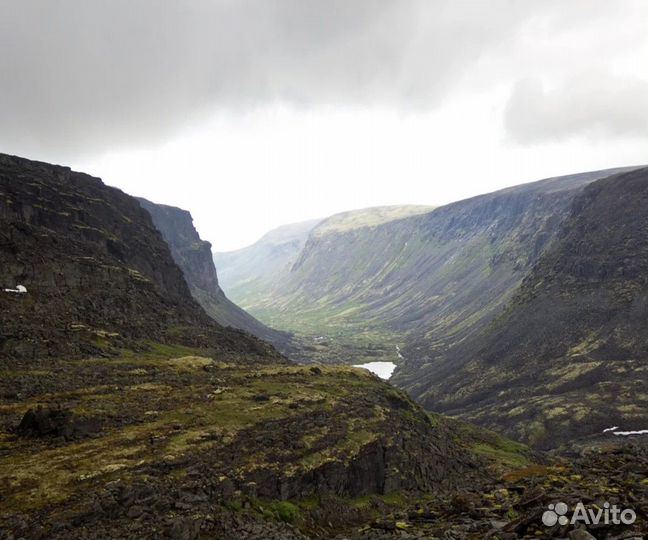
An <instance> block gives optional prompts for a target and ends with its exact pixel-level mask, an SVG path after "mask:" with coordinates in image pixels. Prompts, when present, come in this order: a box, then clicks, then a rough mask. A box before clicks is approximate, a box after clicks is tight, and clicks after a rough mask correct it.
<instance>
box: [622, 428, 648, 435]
mask: <svg viewBox="0 0 648 540" xmlns="http://www.w3.org/2000/svg"><path fill="white" fill-rule="evenodd" d="M614 435H621V437H628V436H629V435H648V429H640V430H639V431H615V432H614Z"/></svg>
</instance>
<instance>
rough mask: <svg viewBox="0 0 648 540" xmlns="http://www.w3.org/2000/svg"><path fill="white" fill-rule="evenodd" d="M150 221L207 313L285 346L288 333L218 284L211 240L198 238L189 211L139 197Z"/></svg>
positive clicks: (275, 343) (224, 323) (230, 324)
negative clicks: (233, 299) (266, 321)
mask: <svg viewBox="0 0 648 540" xmlns="http://www.w3.org/2000/svg"><path fill="white" fill-rule="evenodd" d="M138 201H139V202H140V204H141V205H142V207H143V208H144V209H145V210H146V211H147V212H148V213H149V214H150V215H151V218H152V219H153V224H154V225H155V227H156V228H157V229H158V230H159V231H160V233H162V237H163V238H164V240H165V241H166V242H167V244H168V245H169V248H170V250H171V255H172V257H173V260H174V261H175V262H176V264H177V265H178V266H179V267H180V269H181V270H182V272H183V274H184V277H185V280H186V281H187V284H188V285H189V290H190V291H191V294H192V295H193V297H194V298H195V299H196V300H197V301H198V303H199V304H200V305H201V306H202V307H203V309H204V310H205V311H206V312H207V314H208V315H209V316H211V317H212V318H213V319H215V320H216V321H217V322H218V323H220V324H222V325H223V326H233V327H235V328H239V329H241V330H245V331H247V332H250V333H251V334H253V335H255V336H257V337H259V338H261V339H264V340H266V341H269V342H271V343H272V344H274V345H275V346H277V347H280V348H284V347H285V346H286V345H287V343H288V342H289V339H290V337H289V335H288V334H286V333H284V332H278V331H276V330H273V329H272V328H269V327H267V326H266V325H264V324H262V323H261V322H259V321H257V320H256V319H255V318H254V317H252V316H251V315H250V314H249V313H246V312H245V311H244V310H243V309H241V308H240V307H238V306H237V305H236V304H234V303H233V302H231V301H230V300H229V299H228V298H227V297H226V296H225V293H224V292H223V291H222V289H221V288H220V286H219V284H218V276H217V273H216V268H215V267H214V261H213V258H212V257H213V256H212V251H211V244H210V243H209V242H206V241H204V240H202V239H201V238H200V235H199V234H198V231H196V229H195V228H194V226H193V219H192V217H191V214H190V213H189V212H188V211H186V210H182V209H180V208H176V207H174V206H167V205H164V204H156V203H152V202H150V201H147V200H146V199H142V198H138Z"/></svg>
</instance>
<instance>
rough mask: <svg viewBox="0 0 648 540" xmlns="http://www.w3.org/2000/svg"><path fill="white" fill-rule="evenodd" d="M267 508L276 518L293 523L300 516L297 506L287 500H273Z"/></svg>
mask: <svg viewBox="0 0 648 540" xmlns="http://www.w3.org/2000/svg"><path fill="white" fill-rule="evenodd" d="M269 508H270V510H271V511H272V512H273V514H274V515H275V516H276V517H277V519H280V520H281V521H285V522H286V523H294V522H295V521H297V520H298V519H299V518H300V517H301V511H300V510H299V507H298V506H296V505H294V504H293V503H291V502H288V501H274V502H272V503H270V506H269Z"/></svg>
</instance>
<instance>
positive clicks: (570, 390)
mask: <svg viewBox="0 0 648 540" xmlns="http://www.w3.org/2000/svg"><path fill="white" fill-rule="evenodd" d="M646 208H648V169H639V170H635V171H631V172H627V173H623V174H619V175H614V176H611V177H609V178H606V179H603V180H599V181H597V182H595V183H593V184H591V185H589V186H587V187H586V188H585V189H584V190H583V191H582V193H581V194H580V195H579V196H578V197H576V198H575V199H574V201H573V204H572V205H571V209H570V214H569V216H568V218H567V219H566V220H565V222H564V223H563V225H562V226H561V228H560V231H559V233H558V234H557V235H556V239H555V241H554V242H553V243H552V244H551V245H550V246H549V247H548V248H547V249H546V250H545V251H544V252H543V254H542V256H541V257H540V258H539V259H538V261H537V262H536V264H535V265H534V266H533V268H532V269H531V271H530V272H529V273H528V275H527V276H526V277H525V278H524V280H523V281H522V284H521V286H520V287H519V289H518V290H517V292H516V293H515V296H514V297H513V298H512V300H511V301H510V303H509V304H508V306H507V308H506V311H505V312H504V313H503V314H502V315H501V316H499V317H498V318H497V320H495V321H494V322H493V324H492V325H490V326H488V327H487V328H485V329H482V330H481V331H480V332H479V333H477V334H476V335H475V336H473V337H472V339H469V340H467V341H466V342H464V343H462V344H461V345H460V346H458V347H457V348H456V349H455V350H453V351H451V352H450V353H449V354H447V356H446V357H445V358H442V357H438V358H437V359H436V361H434V362H430V363H428V365H427V366H426V367H424V368H421V369H419V370H418V371H417V376H418V377H419V381H420V382H419V384H418V385H417V387H416V390H415V392H414V393H415V395H416V396H417V397H418V398H419V399H421V400H422V401H423V403H425V404H426V405H427V406H428V407H431V408H433V409H435V410H440V411H452V413H453V414H460V415H462V416H463V417H464V418H467V419H471V420H472V421H476V422H479V423H481V424H484V425H487V426H490V427H491V428H495V429H498V430H499V431H503V432H505V433H506V434H508V435H512V436H514V437H517V438H521V439H524V440H526V441H530V442H532V443H534V444H536V445H537V446H540V447H552V446H556V445H557V444H560V443H562V442H567V441H569V440H570V439H573V438H577V437H583V436H589V435H596V434H600V433H601V431H602V430H603V429H604V428H607V427H610V426H613V425H620V426H624V428H625V429H642V427H641V426H644V425H645V424H646V422H648V401H647V400H646V397H645V387H646V384H647V383H648V373H647V372H646V369H645V359H646V358H647V357H648V234H647V233H648V213H647V212H646ZM421 346H423V345H421ZM410 369H411V367H410Z"/></svg>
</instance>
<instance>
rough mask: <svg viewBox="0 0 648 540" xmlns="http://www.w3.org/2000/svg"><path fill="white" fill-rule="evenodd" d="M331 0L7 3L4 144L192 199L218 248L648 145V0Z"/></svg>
mask: <svg viewBox="0 0 648 540" xmlns="http://www.w3.org/2000/svg"><path fill="white" fill-rule="evenodd" d="M90 4H91V5H90ZM323 6H324V5H323V4H320V3H310V2H303V1H295V2H293V1H292V0H281V1H279V2H276V3H264V2H256V3H255V2H252V3H251V4H245V3H234V4H232V3H231V2H213V3H205V4H200V3H196V4H186V5H185V4H180V3H178V4H169V5H167V7H166V8H165V9H164V10H159V9H155V3H154V2H153V3H149V2H148V1H146V0H140V1H138V2H134V3H133V2H124V3H120V2H106V3H102V2H96V3H95V2H93V3H89V4H79V3H77V2H65V1H63V2H60V3H56V5H53V4H52V3H49V2H38V1H28V2H21V3H19V4H16V3H10V2H9V3H7V5H6V8H3V15H4V16H3V17H2V18H0V35H2V36H3V38H2V39H3V47H2V48H0V69H1V70H2V72H3V73H6V74H8V76H7V77H5V78H3V80H2V81H0V100H2V101H1V102H2V103H3V105H4V106H3V107H2V109H1V111H0V122H1V125H2V128H3V129H2V130H0V151H2V152H7V153H12V154H17V155H21V156H24V157H27V158H30V159H38V160H43V161H48V162H53V163H58V164H62V165H68V166H70V167H72V168H73V169H75V170H79V171H82V172H86V173H88V174H91V175H93V176H98V177H100V178H102V179H103V181H104V182H105V183H106V184H108V185H111V186H116V187H119V188H120V189H122V190H123V191H125V192H126V193H129V194H131V195H136V196H141V197H145V198H147V199H150V200H152V201H154V202H157V203H163V204H169V205H172V206H177V207H180V208H184V209H186V210H189V211H190V212H191V214H192V215H193V217H194V223H195V226H196V228H197V230H198V231H199V233H200V235H201V237H202V238H203V239H205V240H209V241H210V242H211V243H212V245H213V249H214V250H215V251H231V250H235V249H240V248H242V247H245V246H247V245H250V244H252V243H253V242H255V241H256V240H258V239H259V238H260V237H261V236H263V234H265V233H266V232H267V231H269V230H271V229H274V228H276V227H278V226H281V225H285V224H289V223H295V222H300V221H305V220H309V219H314V218H324V217H327V216H330V215H332V214H336V213H338V212H342V211H347V210H354V209H359V208H367V207H374V206H385V205H401V204H420V205H430V206H441V205H444V204H447V203H449V202H453V201H457V200H461V199H465V198H467V197H471V196H475V195H479V194H483V193H488V192H491V191H495V190H497V189H500V188H504V187H508V186H512V185H518V184H522V183H527V182H531V181H535V180H540V179H542V178H547V177H552V176H561V175H565V174H572V173H578V172H586V171H591V170H598V169H606V168H612V167H619V166H627V165H637V164H642V163H645V162H646V161H647V159H646V158H647V157H648V156H647V153H646V148H648V75H647V74H646V72H645V66H646V65H648V36H647V35H646V33H645V31H644V30H645V28H644V26H645V20H647V19H648V3H646V2H642V1H640V0H622V1H619V2H613V3H612V2H606V1H602V0H592V1H591V2H587V3H585V2H577V1H575V2H571V3H564V2H557V1H556V2H554V1H550V0H547V1H546V2H542V3H538V2H531V1H528V2H525V1H520V2H515V3H511V2H506V1H505V0H498V1H493V2H490V3H479V2H477V3H475V2H469V1H467V0H466V1H456V0H453V1H449V0H448V1H446V0H438V1H436V2H434V3H431V2H426V1H417V0H412V1H405V2H399V3H396V4H393V3H391V2H384V3H383V2H357V3H354V4H352V5H351V4H348V3H347V2H331V3H330V4H326V8H324V7H323ZM230 28H238V29H239V31H238V32H232V31H230ZM240 30H245V32H241V31H240ZM243 34H245V39H243V37H242V36H243ZM34 35H38V36H39V39H38V40H34V39H32V38H31V36H34Z"/></svg>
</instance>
